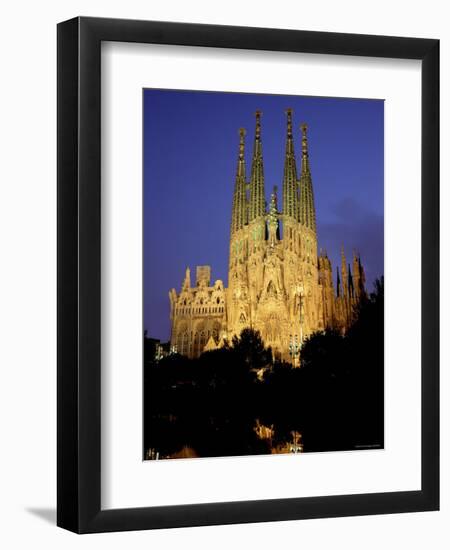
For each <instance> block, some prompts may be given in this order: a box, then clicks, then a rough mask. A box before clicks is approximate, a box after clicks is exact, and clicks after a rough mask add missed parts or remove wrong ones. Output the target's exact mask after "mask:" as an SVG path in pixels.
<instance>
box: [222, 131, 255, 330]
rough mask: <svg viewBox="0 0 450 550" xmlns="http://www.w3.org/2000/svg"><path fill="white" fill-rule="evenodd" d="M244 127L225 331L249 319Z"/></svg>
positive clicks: (234, 328)
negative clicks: (226, 327)
mask: <svg viewBox="0 0 450 550" xmlns="http://www.w3.org/2000/svg"><path fill="white" fill-rule="evenodd" d="M244 139H245V130H244V128H240V130H239V156H238V164H237V170H236V179H235V185H234V195H233V211H232V214H231V235H230V256H229V265H228V292H227V294H228V299H227V319H228V332H229V333H231V334H238V333H240V328H241V327H242V328H244V327H245V326H248V323H249V320H250V312H249V297H248V274H247V259H248V223H247V222H248V201H247V189H246V188H247V182H246V176H245V160H244V149H245V142H244Z"/></svg>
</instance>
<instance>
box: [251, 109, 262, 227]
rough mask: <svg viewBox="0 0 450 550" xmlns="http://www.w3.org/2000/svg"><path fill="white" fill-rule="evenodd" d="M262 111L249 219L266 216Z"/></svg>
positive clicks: (253, 170)
mask: <svg viewBox="0 0 450 550" xmlns="http://www.w3.org/2000/svg"><path fill="white" fill-rule="evenodd" d="M261 115H262V112H261V111H256V113H255V117H256V128H255V143H254V146H253V159H252V172H251V176H250V204H249V219H248V221H249V222H251V221H252V220H254V219H255V218H259V217H261V216H264V215H265V191H264V165H263V157H262V143H261Z"/></svg>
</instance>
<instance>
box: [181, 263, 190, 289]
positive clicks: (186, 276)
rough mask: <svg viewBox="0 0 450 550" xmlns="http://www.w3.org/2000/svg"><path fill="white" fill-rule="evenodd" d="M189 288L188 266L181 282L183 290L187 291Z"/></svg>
mask: <svg viewBox="0 0 450 550" xmlns="http://www.w3.org/2000/svg"><path fill="white" fill-rule="evenodd" d="M189 288H191V270H190V269H189V266H188V267H187V268H186V273H185V276H184V281H183V290H187V289H189Z"/></svg>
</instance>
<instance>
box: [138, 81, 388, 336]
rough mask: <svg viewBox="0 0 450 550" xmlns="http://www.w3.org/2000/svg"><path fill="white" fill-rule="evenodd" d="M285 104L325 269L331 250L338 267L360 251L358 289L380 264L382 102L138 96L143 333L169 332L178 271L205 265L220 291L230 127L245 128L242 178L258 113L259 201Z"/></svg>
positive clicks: (231, 168)
mask: <svg viewBox="0 0 450 550" xmlns="http://www.w3.org/2000/svg"><path fill="white" fill-rule="evenodd" d="M287 107H291V108H293V110H294V115H293V117H294V130H295V133H294V144H295V149H296V152H297V160H298V158H299V151H300V145H301V142H300V131H299V125H300V123H301V122H303V121H304V122H306V123H307V124H308V127H309V130H308V138H309V156H310V164H311V172H312V178H313V185H314V198H315V206H316V214H317V232H318V241H319V248H320V247H323V248H325V249H326V250H327V252H328V256H329V257H330V258H331V260H332V263H333V269H334V271H335V270H336V265H340V246H341V243H343V244H344V246H345V252H346V254H347V260H351V254H352V249H353V248H357V249H358V250H359V251H360V253H361V259H362V262H363V264H364V267H365V270H366V276H367V287H368V288H369V289H371V288H372V283H373V280H374V279H375V278H376V277H378V276H380V275H381V274H383V272H384V264H383V255H384V247H383V240H384V231H383V225H384V206H383V202H384V194H383V193H384V189H383V188H384V103H383V101H382V100H367V99H341V98H319V97H302V96H282V95H280V96H276V95H261V94H239V93H217V92H191V91H178V90H144V97H143V111H144V112H143V116H144V119H143V137H144V166H143V169H144V327H145V328H146V329H147V330H148V333H149V335H150V336H152V337H155V338H160V339H162V340H167V339H168V338H169V335H170V322H169V298H168V292H169V290H170V289H171V288H172V287H174V288H176V290H177V292H178V291H179V290H180V286H181V283H182V280H183V278H184V272H185V269H186V266H188V265H189V266H190V267H191V278H192V282H194V278H195V266H196V265H204V264H209V265H210V266H211V270H212V279H213V280H216V279H222V280H223V281H224V282H225V284H227V264H228V243H229V229H230V221H231V203H232V198H233V187H234V178H235V171H236V162H237V154H238V129H239V128H240V127H244V128H246V130H247V139H246V155H245V157H246V167H247V175H249V174H250V167H251V155H252V148H253V136H254V125H255V119H254V112H255V110H256V109H260V110H262V111H263V116H262V144H263V156H264V171H265V187H266V196H267V198H268V197H269V195H270V192H271V189H272V187H273V185H278V199H279V204H280V207H281V189H282V176H283V162H284V149H285V136H286V115H285V114H284V111H285V109H286V108H287Z"/></svg>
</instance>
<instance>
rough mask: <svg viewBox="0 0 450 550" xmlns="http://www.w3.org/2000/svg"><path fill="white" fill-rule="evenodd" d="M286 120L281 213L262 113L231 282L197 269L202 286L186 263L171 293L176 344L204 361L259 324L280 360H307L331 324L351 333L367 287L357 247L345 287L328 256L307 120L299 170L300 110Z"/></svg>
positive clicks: (239, 191)
mask: <svg viewBox="0 0 450 550" xmlns="http://www.w3.org/2000/svg"><path fill="white" fill-rule="evenodd" d="M286 117H287V121H286V123H287V128H286V149H285V158H284V172H283V184H282V208H281V209H280V208H279V207H278V202H277V188H276V187H274V188H273V192H272V194H271V197H270V203H269V205H268V206H267V204H266V199H265V183H264V162H263V151H262V137H261V112H260V111H257V112H256V128H255V136H254V142H253V156H252V163H251V171H250V178H249V179H247V172H246V166H245V160H244V153H245V135H246V132H245V130H244V129H243V128H241V129H240V130H239V152H238V161H237V169H236V176H235V183H234V194H233V207H232V214H231V232H230V248H229V266H228V287H227V288H226V287H225V286H224V283H223V281H221V280H217V281H215V282H214V283H212V281H211V269H210V267H209V266H198V267H197V269H196V278H195V282H194V284H193V285H192V283H191V274H190V270H189V268H187V269H186V274H185V277H184V281H183V284H182V287H181V291H180V292H179V293H177V292H176V290H175V289H172V290H171V291H170V293H169V298H170V318H171V326H172V330H171V346H172V349H174V350H176V351H177V352H178V353H181V354H183V355H186V356H188V357H197V356H198V355H200V354H201V353H202V352H203V351H207V350H211V349H215V348H217V347H220V346H221V345H223V342H224V341H225V340H228V341H231V339H232V337H233V336H234V335H239V334H240V333H241V331H242V329H244V328H246V327H251V328H253V329H255V330H258V331H259V332H260V333H261V336H262V338H263V340H264V343H265V345H266V346H270V347H271V348H272V352H273V354H274V357H275V358H277V359H281V360H284V361H288V362H291V363H294V364H298V360H299V354H300V353H301V346H302V343H303V342H304V341H305V339H306V338H307V337H308V336H310V335H311V334H312V333H314V332H316V331H322V330H324V329H325V328H327V327H330V328H335V329H338V330H341V331H345V330H346V328H347V327H348V326H349V324H350V323H351V321H352V315H353V310H354V306H355V305H356V304H357V303H358V301H359V300H360V298H361V296H362V295H363V294H364V293H365V287H364V284H365V276H364V269H363V267H362V265H361V261H360V257H359V255H358V254H356V252H354V253H353V259H352V265H350V264H347V261H346V259H345V254H344V249H343V248H342V250H341V269H340V272H339V269H337V274H336V275H337V276H336V287H335V285H334V281H333V271H332V266H331V261H330V259H329V258H328V256H327V254H326V252H322V251H321V252H320V253H318V243H317V231H316V211H315V206H314V193H313V183H312V177H311V170H310V164H309V151H308V138H307V126H306V124H302V125H301V126H300V130H301V150H300V155H299V156H300V162H299V166H298V164H297V157H296V153H295V148H294V135H293V124H292V110H291V109H287V111H286Z"/></svg>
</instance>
